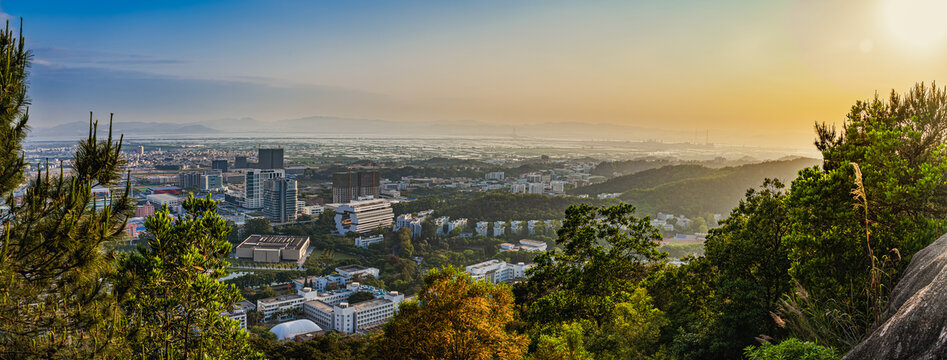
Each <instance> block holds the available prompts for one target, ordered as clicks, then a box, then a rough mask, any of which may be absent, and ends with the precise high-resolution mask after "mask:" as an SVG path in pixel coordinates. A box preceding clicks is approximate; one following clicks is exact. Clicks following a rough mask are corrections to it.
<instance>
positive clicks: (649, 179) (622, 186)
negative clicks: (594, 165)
mask: <svg viewBox="0 0 947 360" xmlns="http://www.w3.org/2000/svg"><path fill="white" fill-rule="evenodd" d="M719 170H722V169H711V168H708V167H705V166H701V165H668V166H663V167H660V168H657V169H649V170H644V171H641V172H636V173H634V174H630V175H623V176H619V177H616V178H613V179H609V180H608V181H605V182H603V183H599V184H594V185H589V186H583V187H580V188H576V189H573V190H572V191H571V193H572V194H575V195H582V194H585V195H590V196H595V195H598V194H601V193H623V192H625V191H628V190H632V189H648V188H652V187H655V186H658V185H662V184H667V183H669V182H675V181H679V180H683V179H689V178H695V177H704V176H709V175H712V174H714V173H715V172H717V171H719Z"/></svg>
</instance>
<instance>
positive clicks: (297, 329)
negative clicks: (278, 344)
mask: <svg viewBox="0 0 947 360" xmlns="http://www.w3.org/2000/svg"><path fill="white" fill-rule="evenodd" d="M318 331H323V329H322V328H321V327H319V325H316V323H314V322H312V321H311V320H306V319H300V320H293V321H287V322H284V323H282V324H278V325H276V326H274V327H273V328H272V329H270V332H271V333H273V334H274V335H276V340H288V339H293V338H295V337H296V336H297V335H303V334H309V333H314V332H318Z"/></svg>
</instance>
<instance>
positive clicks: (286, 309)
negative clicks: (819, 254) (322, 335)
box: [256, 265, 404, 338]
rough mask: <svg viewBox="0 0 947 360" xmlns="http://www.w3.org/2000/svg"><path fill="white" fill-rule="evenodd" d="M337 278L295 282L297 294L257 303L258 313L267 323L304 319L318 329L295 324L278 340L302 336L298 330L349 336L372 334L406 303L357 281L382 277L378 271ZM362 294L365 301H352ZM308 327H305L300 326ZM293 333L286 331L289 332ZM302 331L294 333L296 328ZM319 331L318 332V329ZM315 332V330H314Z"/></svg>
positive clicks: (350, 270)
mask: <svg viewBox="0 0 947 360" xmlns="http://www.w3.org/2000/svg"><path fill="white" fill-rule="evenodd" d="M335 270H336V272H337V273H336V274H332V275H328V276H318V277H316V276H311V277H305V278H300V279H296V280H294V281H293V282H294V284H295V286H296V294H293V295H284V296H278V297H274V298H267V299H261V300H258V301H257V304H256V310H257V311H259V312H261V313H262V314H263V319H264V320H265V321H286V320H291V319H296V318H299V317H302V318H303V319H302V320H306V321H310V322H312V324H314V325H315V326H316V327H312V326H310V325H308V324H307V323H305V322H299V320H294V321H291V322H290V323H289V325H285V326H282V327H280V328H279V329H277V327H279V326H280V325H282V324H280V325H277V327H274V329H275V330H271V331H274V332H278V333H277V336H278V337H283V338H287V337H289V336H298V335H302V333H300V332H299V331H298V330H311V331H329V330H336V331H340V332H344V333H347V334H351V333H362V332H368V331H372V330H373V329H376V328H378V327H379V326H380V325H382V324H384V323H385V322H387V321H388V318H389V317H391V316H392V315H394V314H395V312H396V311H397V310H398V306H399V305H400V304H401V302H403V301H404V295H402V294H399V293H398V292H396V291H385V290H382V289H378V288H375V287H373V286H368V285H363V284H361V283H359V282H358V281H357V280H359V279H362V278H366V277H375V278H377V277H378V269H375V268H367V267H363V266H359V265H349V266H344V267H340V268H336V269H335ZM356 294H362V295H360V297H361V298H362V299H363V300H361V301H349V299H350V298H352V296H353V295H356ZM296 324H305V325H296ZM287 327H288V328H289V329H286V328H287ZM297 327H298V328H299V329H294V328H297ZM316 328H317V329H316ZM314 329H315V330H314Z"/></svg>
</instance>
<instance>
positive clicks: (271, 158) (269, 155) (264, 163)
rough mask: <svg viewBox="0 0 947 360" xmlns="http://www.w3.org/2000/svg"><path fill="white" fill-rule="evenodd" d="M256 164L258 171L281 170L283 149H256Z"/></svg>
mask: <svg viewBox="0 0 947 360" xmlns="http://www.w3.org/2000/svg"><path fill="white" fill-rule="evenodd" d="M257 162H258V164H259V165H260V166H259V167H260V169H262V170H267V169H282V168H283V149H280V148H277V149H258V150H257Z"/></svg>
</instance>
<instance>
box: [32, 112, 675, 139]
mask: <svg viewBox="0 0 947 360" xmlns="http://www.w3.org/2000/svg"><path fill="white" fill-rule="evenodd" d="M105 129H106V128H104V127H103V128H102V129H100V131H105ZM88 131H89V124H88V123H87V122H79V121H77V122H70V123H65V124H60V125H56V126H52V127H46V128H35V129H34V130H33V134H32V135H33V136H37V137H76V136H82V135H85V134H87V133H88ZM114 131H115V132H118V133H122V134H125V136H126V137H147V136H157V135H201V136H204V135H215V134H217V135H238V134H257V135H268V134H272V135H274V136H275V135H285V134H293V135H315V136H318V135H332V134H365V135H396V136H412V135H417V136H503V137H507V136H513V135H518V136H528V137H540V138H568V139H615V140H651V139H661V140H665V141H686V140H692V138H693V134H683V133H679V132H673V131H665V130H658V129H648V128H640V127H631V126H622V125H614V124H584V123H577V122H562V123H545V124H532V125H521V126H511V125H501V124H488V123H482V122H477V121H440V122H404V121H390V120H373V119H358V118H343V117H333V116H310V117H305V118H298V119H288V120H279V121H261V120H256V119H253V118H247V117H244V118H239V119H218V120H208V121H200V122H194V123H156V122H116V123H115V124H114Z"/></svg>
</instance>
